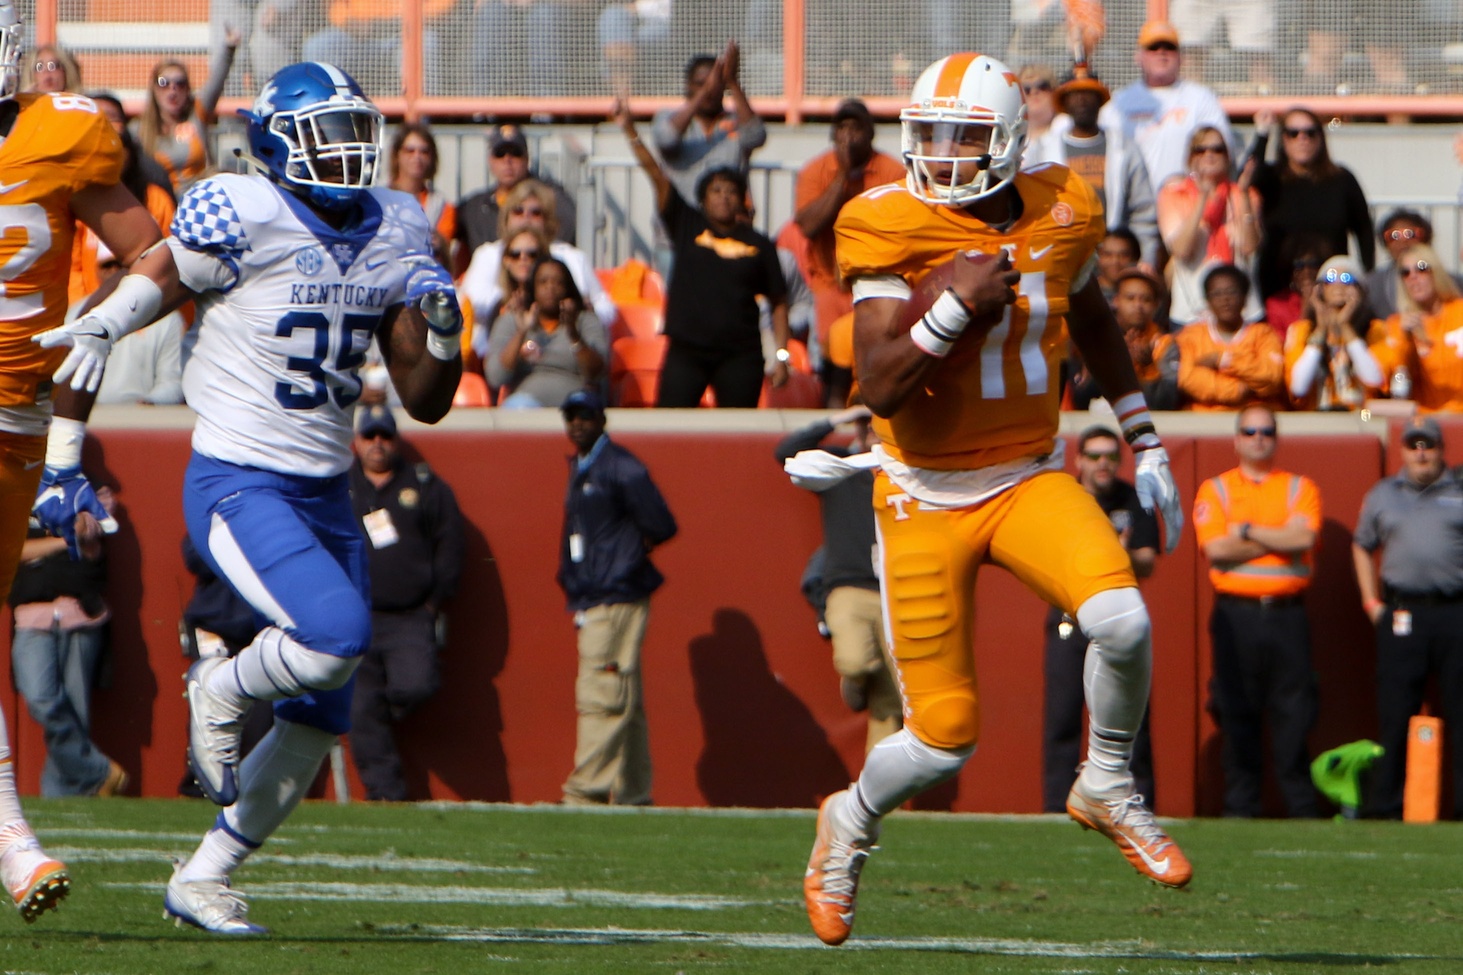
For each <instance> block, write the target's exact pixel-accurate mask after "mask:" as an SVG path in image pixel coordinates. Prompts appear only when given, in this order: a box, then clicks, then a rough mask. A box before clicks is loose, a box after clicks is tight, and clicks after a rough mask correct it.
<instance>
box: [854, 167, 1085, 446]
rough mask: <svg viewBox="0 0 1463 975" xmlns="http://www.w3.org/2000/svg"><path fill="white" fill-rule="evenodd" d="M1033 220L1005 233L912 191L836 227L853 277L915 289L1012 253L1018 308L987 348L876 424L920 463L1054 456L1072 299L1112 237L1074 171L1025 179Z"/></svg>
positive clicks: (964, 347)
mask: <svg viewBox="0 0 1463 975" xmlns="http://www.w3.org/2000/svg"><path fill="white" fill-rule="evenodd" d="M1014 187H1015V190H1016V192H1017V193H1019V194H1020V195H1021V201H1022V204H1023V209H1022V214H1021V218H1020V219H1019V220H1017V221H1016V222H1015V223H1014V224H1012V225H1011V226H1010V227H1008V228H1007V229H1005V230H995V229H993V228H991V227H990V226H988V225H987V224H985V223H983V222H981V221H980V220H978V219H976V218H975V217H973V216H971V215H970V213H969V212H968V211H966V210H964V209H962V208H957V207H951V206H943V205H934V204H929V203H925V202H923V201H921V200H919V199H918V198H916V197H915V196H913V195H911V194H910V192H909V191H908V190H907V189H905V187H904V184H902V183H899V184H891V185H889V186H880V187H875V188H874V189H871V190H868V191H867V192H865V193H863V194H862V195H860V196H857V197H854V198H853V199H852V200H850V201H849V202H848V203H846V204H845V205H844V207H843V209H842V210H841V211H840V212H839V214H838V222H837V224H836V225H835V228H836V234H837V247H838V270H839V273H840V274H841V275H842V277H843V279H844V280H845V281H851V280H853V279H854V278H859V277H867V276H876V275H891V274H897V275H899V276H900V277H902V278H903V279H904V280H905V282H906V283H907V284H909V285H910V287H911V288H913V287H916V286H917V285H918V284H919V282H920V280H921V279H922V278H923V277H924V276H925V275H926V274H928V273H929V272H930V271H931V269H933V268H935V267H937V266H938V265H941V264H944V263H945V262H947V261H949V260H950V259H951V258H953V257H954V256H955V254H956V253H957V252H958V251H980V252H981V253H984V254H990V255H993V256H994V255H998V254H999V253H1000V252H1001V251H1002V250H1005V251H1007V252H1008V253H1009V254H1010V255H1011V263H1012V265H1013V266H1014V267H1015V268H1016V270H1018V271H1020V272H1021V282H1020V284H1019V285H1018V297H1017V300H1016V303H1015V304H1014V305H1011V306H1009V307H1008V308H1007V311H1006V314H1005V316H1004V318H1003V319H1002V321H1001V323H1000V324H999V325H997V326H996V327H995V328H993V329H991V331H990V333H989V334H987V335H986V336H985V338H984V340H983V341H974V340H971V339H967V340H965V341H961V342H957V343H956V344H955V347H954V348H953V349H952V350H951V351H950V355H949V356H948V357H947V358H946V359H945V361H944V362H942V363H941V364H940V365H939V366H938V367H937V368H936V369H935V370H934V371H933V372H932V373H931V374H930V379H929V382H928V384H927V385H926V387H925V388H924V389H923V390H921V391H918V392H916V393H915V394H914V395H912V396H910V397H909V399H908V400H906V401H905V403H904V404H903V405H902V406H901V407H900V408H899V410H898V411H897V412H896V413H895V414H894V416H892V417H890V418H889V419H887V420H884V419H880V418H878V417H875V418H874V428H875V430H877V431H878V433H879V436H880V437H882V438H883V442H884V447H885V449H886V450H888V451H889V452H890V453H891V454H892V455H894V456H895V457H896V458H898V459H899V460H901V461H903V462H904V463H906V464H909V465H911V466H914V467H926V468H933V469H936V470H965V469H974V468H980V467H987V466H990V465H991V464H999V463H1002V462H1005V461H1009V460H1015V459H1017V458H1020V457H1036V456H1040V455H1042V454H1045V453H1049V452H1050V451H1051V449H1052V447H1053V442H1054V438H1055V437H1056V433H1057V414H1058V410H1059V409H1060V405H1061V363H1062V359H1063V358H1064V357H1065V356H1066V344H1067V329H1066V314H1067V309H1068V304H1069V302H1068V296H1069V295H1070V294H1071V292H1072V286H1073V284H1074V282H1076V281H1077V279H1078V277H1079V275H1080V273H1081V272H1082V269H1083V268H1084V267H1085V266H1086V265H1087V263H1088V261H1089V260H1090V259H1091V258H1092V255H1093V254H1094V253H1095V252H1096V250H1097V245H1098V242H1099V241H1101V240H1102V237H1103V234H1104V233H1106V229H1105V226H1104V222H1103V217H1102V203H1101V202H1100V201H1099V200H1098V198H1097V195H1096V193H1095V192H1094V191H1093V189H1092V187H1091V186H1089V185H1088V183H1087V182H1086V181H1085V180H1083V179H1082V178H1081V177H1080V176H1077V175H1076V174H1074V173H1072V172H1071V171H1070V170H1068V169H1067V168H1066V167H1064V166H1055V165H1053V166H1046V167H1041V168H1038V169H1035V170H1031V171H1028V172H1023V173H1020V174H1019V175H1017V177H1016V180H1015V183H1014Z"/></svg>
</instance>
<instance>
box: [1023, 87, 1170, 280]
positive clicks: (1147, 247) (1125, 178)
mask: <svg viewBox="0 0 1463 975" xmlns="http://www.w3.org/2000/svg"><path fill="white" fill-rule="evenodd" d="M1109 97H1110V96H1109V94H1108V90H1107V85H1104V84H1103V83H1102V82H1101V81H1100V80H1099V79H1098V77H1097V76H1096V75H1094V74H1092V73H1091V72H1090V71H1088V69H1087V66H1086V65H1085V64H1078V65H1076V66H1075V67H1074V68H1073V71H1072V74H1071V76H1070V77H1068V78H1066V79H1064V80H1063V81H1062V83H1061V85H1059V86H1058V87H1057V104H1058V105H1059V106H1060V107H1061V109H1062V112H1063V113H1064V114H1062V115H1059V116H1057V119H1056V121H1055V122H1054V123H1053V124H1052V128H1051V131H1052V132H1053V133H1054V135H1055V138H1053V139H1052V140H1050V141H1051V145H1050V146H1049V147H1048V152H1049V154H1050V155H1049V158H1050V161H1051V162H1055V163H1061V164H1062V165H1064V166H1067V167H1068V168H1070V169H1072V170H1073V171H1074V172H1076V173H1077V174H1078V175H1080V176H1082V177H1083V178H1084V179H1086V180H1087V182H1089V183H1091V184H1092V186H1093V187H1094V188H1095V189H1096V190H1097V192H1098V193H1099V194H1100V195H1101V197H1102V200H1103V213H1104V214H1106V216H1107V225H1108V228H1109V229H1116V228H1118V227H1125V228H1127V230H1128V231H1129V232H1130V233H1132V234H1133V235H1134V236H1135V237H1137V238H1138V243H1139V247H1140V253H1139V256H1138V260H1139V262H1140V263H1142V264H1143V265H1144V266H1145V267H1148V268H1150V269H1153V268H1157V267H1158V261H1159V258H1158V216H1157V213H1156V211H1155V209H1154V194H1153V184H1152V182H1151V181H1150V180H1149V179H1148V170H1147V168H1146V167H1145V166H1144V165H1143V156H1142V154H1141V153H1139V152H1138V151H1137V150H1135V149H1133V148H1132V147H1131V146H1128V145H1126V144H1125V143H1124V142H1123V135H1122V132H1121V130H1119V129H1112V130H1109V131H1106V132H1104V131H1103V130H1102V129H1101V128H1099V127H1098V124H1097V117H1098V114H1099V112H1100V111H1101V109H1102V106H1103V105H1105V104H1107V102H1108V100H1109Z"/></svg>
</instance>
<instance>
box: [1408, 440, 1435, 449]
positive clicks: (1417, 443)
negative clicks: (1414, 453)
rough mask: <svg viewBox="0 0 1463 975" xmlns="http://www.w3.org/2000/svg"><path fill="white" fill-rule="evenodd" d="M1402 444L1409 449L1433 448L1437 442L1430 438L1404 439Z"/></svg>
mask: <svg viewBox="0 0 1463 975" xmlns="http://www.w3.org/2000/svg"><path fill="white" fill-rule="evenodd" d="M1402 446H1404V447H1406V448H1407V449H1408V450H1432V449H1433V448H1434V447H1436V446H1437V444H1435V443H1432V442H1431V441H1428V440H1404V441H1403V442H1402Z"/></svg>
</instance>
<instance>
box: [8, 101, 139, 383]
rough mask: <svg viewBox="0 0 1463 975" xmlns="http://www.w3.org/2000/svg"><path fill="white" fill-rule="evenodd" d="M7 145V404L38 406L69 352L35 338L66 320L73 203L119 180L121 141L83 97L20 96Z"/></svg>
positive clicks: (73, 231)
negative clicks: (42, 388) (44, 388)
mask: <svg viewBox="0 0 1463 975" xmlns="http://www.w3.org/2000/svg"><path fill="white" fill-rule="evenodd" d="M16 101H17V102H18V103H19V105H20V113H19V115H18V116H17V117H16V120H15V124H14V126H13V127H12V128H11V131H10V135H9V136H8V137H7V138H6V139H5V141H4V143H3V144H0V219H3V223H4V226H3V236H0V406H20V405H27V404H32V403H34V402H36V396H37V392H38V389H39V387H40V385H41V383H42V382H44V381H47V380H49V379H50V374H51V373H52V372H53V371H54V370H55V368H56V367H57V366H59V365H60V363H61V360H62V359H63V358H65V355H66V350H65V349H64V348H61V349H42V348H41V347H40V346H38V345H36V344H35V343H34V342H32V341H31V337H32V336H34V335H36V334H39V333H40V332H43V331H45V330H47V329H50V328H55V327H56V326H57V325H60V324H61V322H62V321H63V319H64V318H65V315H66V306H67V288H68V282H69V280H70V277H71V264H72V257H73V255H72V240H73V237H74V236H75V228H76V218H75V216H74V215H73V214H72V212H71V197H72V196H73V195H75V194H76V193H78V192H79V191H81V190H83V189H86V188H87V187H89V186H106V185H110V184H114V183H116V182H117V180H118V179H119V178H120V177H121V174H122V161H123V158H122V143H121V140H119V139H118V138H117V134H116V133H115V132H113V131H112V127H111V125H110V124H108V122H107V120H106V117H105V116H103V115H102V114H101V113H100V112H98V111H97V107H96V104H95V103H94V102H92V101H91V99H89V98H83V97H81V96H79V95H69V94H53V95H36V94H28V95H19V96H17V98H16Z"/></svg>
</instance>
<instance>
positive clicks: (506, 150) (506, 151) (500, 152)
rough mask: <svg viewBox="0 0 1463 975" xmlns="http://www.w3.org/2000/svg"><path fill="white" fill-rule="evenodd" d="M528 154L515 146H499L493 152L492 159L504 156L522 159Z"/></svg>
mask: <svg viewBox="0 0 1463 975" xmlns="http://www.w3.org/2000/svg"><path fill="white" fill-rule="evenodd" d="M527 155H528V153H526V152H524V151H523V150H522V149H520V148H518V147H517V146H499V147H498V148H496V149H494V150H493V158H494V159H502V158H503V157H504V156H513V157H514V158H516V159H523V158H524V157H526V156H527Z"/></svg>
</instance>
